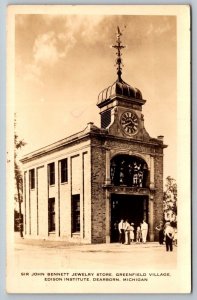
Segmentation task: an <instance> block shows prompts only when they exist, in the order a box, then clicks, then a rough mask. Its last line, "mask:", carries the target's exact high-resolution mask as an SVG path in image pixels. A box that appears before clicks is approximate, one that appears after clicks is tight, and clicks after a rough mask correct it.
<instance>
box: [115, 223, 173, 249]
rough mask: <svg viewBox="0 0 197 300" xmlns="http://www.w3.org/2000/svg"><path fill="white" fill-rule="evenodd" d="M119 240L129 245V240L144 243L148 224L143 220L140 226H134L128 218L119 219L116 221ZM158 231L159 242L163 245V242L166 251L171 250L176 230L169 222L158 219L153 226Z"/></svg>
mask: <svg viewBox="0 0 197 300" xmlns="http://www.w3.org/2000/svg"><path fill="white" fill-rule="evenodd" d="M117 229H118V232H119V242H120V243H121V244H125V245H129V244H130V243H131V242H134V241H135V242H136V243H141V242H142V243H146V240H147V234H148V224H147V223H146V222H145V220H143V222H142V223H141V224H140V226H137V227H136V228H135V226H134V223H129V222H128V220H127V219H126V220H123V219H121V220H120V222H119V223H118V228H117ZM155 229H156V230H158V231H159V244H160V245H163V244H164V242H165V245H166V251H173V241H175V245H176V230H175V229H174V228H173V227H172V226H171V224H170V222H166V223H165V224H164V223H163V221H160V223H159V225H158V226H157V227H156V228H155Z"/></svg>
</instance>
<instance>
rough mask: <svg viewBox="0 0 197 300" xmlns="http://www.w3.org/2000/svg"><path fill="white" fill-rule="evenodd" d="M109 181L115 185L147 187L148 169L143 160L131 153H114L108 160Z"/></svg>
mask: <svg viewBox="0 0 197 300" xmlns="http://www.w3.org/2000/svg"><path fill="white" fill-rule="evenodd" d="M110 176H111V183H112V184H114V185H115V186H120V185H124V186H128V187H140V188H147V187H148V186H149V171H148V166H147V163H146V162H145V160H143V159H142V158H141V157H138V156H133V155H126V154H121V155H116V156H115V157H114V158H112V159H111V162H110Z"/></svg>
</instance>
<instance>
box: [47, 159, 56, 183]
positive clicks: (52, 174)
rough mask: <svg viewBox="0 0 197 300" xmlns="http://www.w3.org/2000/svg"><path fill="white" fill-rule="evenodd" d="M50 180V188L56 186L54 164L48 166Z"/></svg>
mask: <svg viewBox="0 0 197 300" xmlns="http://www.w3.org/2000/svg"><path fill="white" fill-rule="evenodd" d="M52 166H53V168H52ZM48 178H49V185H50V186H53V185H55V163H54V162H52V163H50V164H48Z"/></svg>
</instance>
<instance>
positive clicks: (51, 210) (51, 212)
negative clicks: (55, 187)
mask: <svg viewBox="0 0 197 300" xmlns="http://www.w3.org/2000/svg"><path fill="white" fill-rule="evenodd" d="M48 226H49V227H48V228H49V232H53V231H55V198H49V201H48Z"/></svg>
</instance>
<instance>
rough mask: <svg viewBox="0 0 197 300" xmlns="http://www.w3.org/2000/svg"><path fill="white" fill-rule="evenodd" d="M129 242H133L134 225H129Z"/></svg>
mask: <svg viewBox="0 0 197 300" xmlns="http://www.w3.org/2000/svg"><path fill="white" fill-rule="evenodd" d="M130 240H131V242H134V223H131V226H130Z"/></svg>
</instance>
